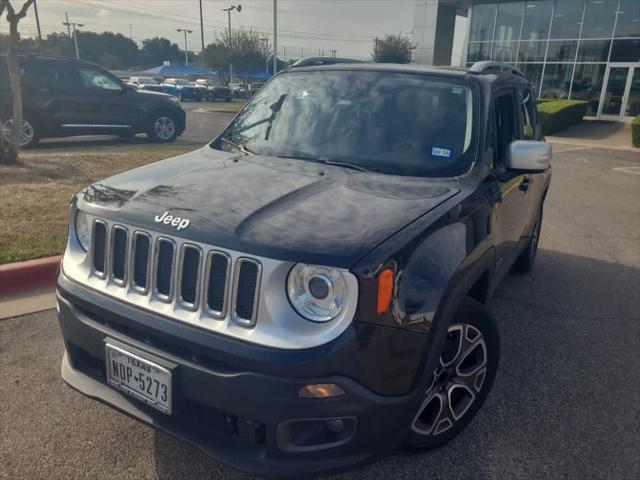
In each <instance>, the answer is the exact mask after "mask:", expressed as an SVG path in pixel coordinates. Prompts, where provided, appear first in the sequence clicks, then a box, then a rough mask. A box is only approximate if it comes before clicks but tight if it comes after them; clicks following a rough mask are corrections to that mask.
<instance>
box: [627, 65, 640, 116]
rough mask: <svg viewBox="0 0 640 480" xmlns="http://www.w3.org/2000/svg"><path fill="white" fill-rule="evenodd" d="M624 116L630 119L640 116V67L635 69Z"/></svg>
mask: <svg viewBox="0 0 640 480" xmlns="http://www.w3.org/2000/svg"><path fill="white" fill-rule="evenodd" d="M624 114H625V115H626V116H628V117H635V116H636V115H640V67H636V68H634V69H633V76H632V77H631V87H630V88H629V100H628V101H627V109H626V110H625V112H624Z"/></svg>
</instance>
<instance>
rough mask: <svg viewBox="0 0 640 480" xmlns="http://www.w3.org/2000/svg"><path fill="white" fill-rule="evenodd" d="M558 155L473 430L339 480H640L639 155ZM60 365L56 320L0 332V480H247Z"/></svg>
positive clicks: (47, 317)
mask: <svg viewBox="0 0 640 480" xmlns="http://www.w3.org/2000/svg"><path fill="white" fill-rule="evenodd" d="M210 129H211V128H210V127H209V128H208V130H210ZM210 136H212V135H210ZM555 151H556V153H555V155H554V167H553V168H554V177H553V180H552V187H551V191H550V194H549V197H548V201H547V204H546V209H545V219H544V224H543V231H542V240H541V246H540V248H541V250H540V252H539V256H538V260H537V264H536V266H535V267H534V270H533V272H532V273H531V274H530V275H528V276H516V275H511V276H509V277H508V278H507V279H506V281H505V283H504V284H503V285H502V286H501V288H500V289H499V290H498V292H497V296H496V299H495V301H494V304H493V307H492V313H493V315H494V316H495V317H496V318H497V320H498V323H499V325H500V329H501V335H502V342H503V343H502V345H503V347H502V358H501V361H500V371H499V372H498V376H497V379H496V382H495V384H494V388H493V391H492V392H491V394H490V395H489V398H488V400H487V402H486V403H485V405H484V407H483V409H482V410H481V412H480V413H479V415H478V417H477V418H476V419H475V420H474V421H473V422H472V423H471V425H470V426H469V428H468V429H467V430H466V431H465V432H463V433H462V434H461V435H460V436H459V437H458V438H457V439H455V440H454V441H453V442H452V443H450V444H449V445H447V446H446V447H444V448H441V449H439V450H436V451H433V452H429V453H424V454H417V455H409V454H406V453H395V454H392V455H390V456H388V457H386V458H382V459H380V460H379V461H378V462H377V463H374V464H372V465H370V466H368V467H364V468H360V469H358V470H354V471H352V472H349V473H345V474H342V475H340V476H337V477H334V478H336V479H344V480H346V479H371V478H378V479H386V478H394V479H444V478H450V479H507V478H508V479H512V478H536V479H637V478H640V449H639V448H638V445H639V444H640V414H639V409H638V405H640V377H639V374H638V372H640V156H639V155H638V153H637V152H628V151H615V150H604V149H598V148H589V147H584V146H571V145H557V146H556V147H555ZM629 167H631V168H629ZM634 167H635V168H634ZM62 352H63V344H62V340H61V337H60V334H59V330H58V326H57V324H56V319H55V311H53V310H51V311H46V312H43V313H39V314H33V315H28V316H24V317H19V318H13V319H9V320H4V321H0V406H1V409H0V426H1V430H0V445H1V451H2V455H1V459H0V476H1V477H2V478H11V479H14V478H29V479H36V478H42V479H45V478H46V479H63V478H64V479H67V478H74V479H75V478H92V479H116V478H118V479H122V478H136V479H137V478H140V479H173V480H180V479H199V478H206V479H217V480H227V479H246V478H249V477H247V476H246V475H243V474H241V473H239V472H237V471H235V470H232V469H230V468H227V467H225V466H223V465H221V464H219V463H217V462H215V461H214V460H211V459H210V458H208V457H207V456H205V455H204V454H202V453H200V452H199V451H197V450H195V449H193V448H191V447H189V446H187V445H185V444H183V443H181V442H180V441H177V440H175V439H173V438H172V437H169V436H167V435H165V434H160V433H156V432H154V431H153V430H151V429H150V428H148V427H146V426H143V425H141V424H139V423H137V422H136V421H134V420H131V419H129V418H127V417H124V416H123V415H121V414H119V413H116V412H115V411H113V410H111V409H109V408H108V407H106V406H103V405H101V404H99V403H97V402H95V401H91V400H88V399H86V398H84V397H82V396H81V395H80V394H77V393H75V392H74V391H72V390H71V389H70V388H68V387H66V386H65V385H64V384H63V382H62V379H61V378H60V373H59V365H60V360H61V357H62ZM264 400H265V401H267V400H268V399H264Z"/></svg>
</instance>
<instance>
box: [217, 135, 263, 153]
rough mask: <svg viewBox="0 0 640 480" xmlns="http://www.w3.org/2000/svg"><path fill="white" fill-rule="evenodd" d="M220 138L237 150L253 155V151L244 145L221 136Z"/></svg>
mask: <svg viewBox="0 0 640 480" xmlns="http://www.w3.org/2000/svg"><path fill="white" fill-rule="evenodd" d="M220 140H221V141H222V142H224V143H226V144H228V145H231V146H232V147H234V148H237V149H238V150H240V151H241V152H242V153H244V154H246V155H255V153H254V152H252V151H251V150H249V149H248V148H247V147H245V146H244V145H243V144H242V143H236V142H232V141H231V140H229V139H228V138H225V137H222V138H220Z"/></svg>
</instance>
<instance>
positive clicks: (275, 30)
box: [273, 0, 278, 75]
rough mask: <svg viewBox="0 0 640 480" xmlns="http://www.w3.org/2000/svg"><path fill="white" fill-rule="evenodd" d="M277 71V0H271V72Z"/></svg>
mask: <svg viewBox="0 0 640 480" xmlns="http://www.w3.org/2000/svg"><path fill="white" fill-rule="evenodd" d="M276 73H278V0H273V74H274V75H275V74H276Z"/></svg>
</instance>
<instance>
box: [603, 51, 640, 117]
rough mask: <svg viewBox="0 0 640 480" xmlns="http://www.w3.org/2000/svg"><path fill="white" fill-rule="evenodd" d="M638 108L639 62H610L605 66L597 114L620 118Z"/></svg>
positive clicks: (639, 87)
mask: <svg viewBox="0 0 640 480" xmlns="http://www.w3.org/2000/svg"><path fill="white" fill-rule="evenodd" d="M639 110H640V64H637V63H611V64H609V65H608V66H607V71H606V72H605V75H604V83H603V85H602V92H601V94H600V105H599V109H598V115H599V116H603V117H611V118H620V117H632V116H635V115H638V113H639Z"/></svg>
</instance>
